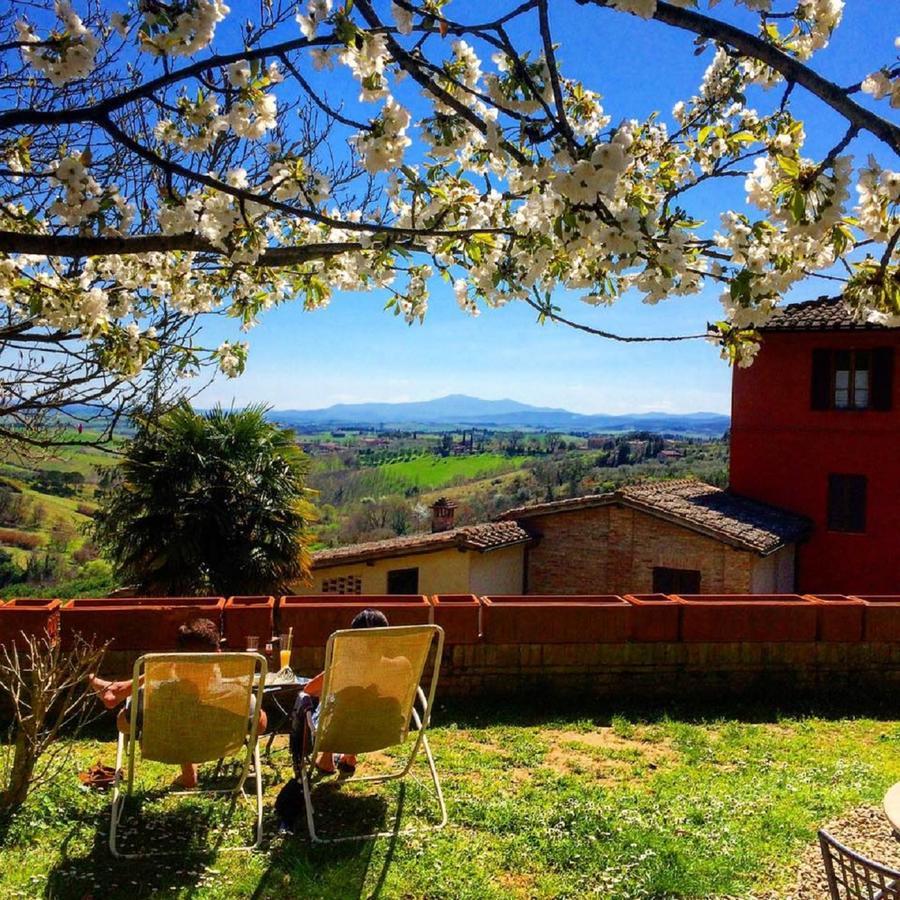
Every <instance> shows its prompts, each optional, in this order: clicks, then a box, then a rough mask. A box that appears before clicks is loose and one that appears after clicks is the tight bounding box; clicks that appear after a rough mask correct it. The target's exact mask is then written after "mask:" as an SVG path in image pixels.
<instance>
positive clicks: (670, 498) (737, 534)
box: [617, 479, 810, 555]
mask: <svg viewBox="0 0 900 900" xmlns="http://www.w3.org/2000/svg"><path fill="white" fill-rule="evenodd" d="M617 494H618V495H619V496H620V497H621V499H623V500H624V501H626V502H628V503H629V505H632V506H635V507H638V508H641V507H644V508H646V509H647V510H648V511H650V512H656V513H658V514H662V515H663V516H664V517H666V518H671V519H672V520H673V521H678V522H681V523H683V524H684V525H685V526H687V527H693V528H695V529H696V530H699V531H703V532H706V533H708V534H709V535H710V536H712V537H716V538H718V539H719V540H723V541H725V542H726V543H730V544H733V545H735V546H738V547H741V548H743V549H747V550H754V551H756V552H757V553H760V554H762V555H768V554H769V553H773V552H774V551H776V550H778V549H779V548H780V547H783V546H784V545H785V544H790V543H793V542H794V541H799V540H801V539H803V538H804V537H806V535H807V534H808V532H809V528H810V523H809V521H808V520H807V519H805V518H803V517H802V516H798V515H795V514H794V513H790V512H787V511H786V510H783V509H779V508H778V507H776V506H769V505H768V504H766V503H759V502H757V501H755V500H748V499H747V498H746V497H739V496H738V495H737V494H732V493H731V492H729V491H723V490H721V488H717V487H713V486H712V485H710V484H704V482H702V481H694V480H692V479H682V480H678V481H657V482H646V483H644V484H636V485H629V486H628V487H624V488H622V489H621V490H619V491H618V492H617Z"/></svg>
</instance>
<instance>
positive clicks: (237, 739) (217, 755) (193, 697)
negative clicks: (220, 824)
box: [109, 653, 266, 857]
mask: <svg viewBox="0 0 900 900" xmlns="http://www.w3.org/2000/svg"><path fill="white" fill-rule="evenodd" d="M133 677H134V683H133V691H132V698H131V700H132V701H133V702H132V703H131V707H130V709H131V712H130V716H129V726H130V730H129V733H128V734H127V735H125V734H122V733H120V734H119V743H118V749H117V752H116V780H115V783H114V786H113V797H112V813H111V821H110V829H109V849H110V851H111V852H112V854H113V855H114V856H117V857H141V856H147V855H152V854H151V853H149V852H148V853H122V852H121V851H120V849H119V847H118V846H117V831H118V827H119V825H120V823H121V821H122V817H123V813H124V809H125V800H126V798H127V797H128V796H130V795H131V793H132V789H133V786H134V773H135V761H136V760H135V756H136V750H137V747H138V745H140V748H141V758H142V759H144V760H154V761H156V762H162V763H172V764H175V765H180V764H182V763H185V762H191V763H203V762H213V761H219V762H220V761H221V760H223V759H224V758H226V757H243V766H242V768H241V771H240V776H239V778H238V781H237V784H236V785H235V786H234V787H231V788H225V789H221V790H209V791H200V790H192V791H173V792H172V793H173V794H175V795H178V794H190V795H194V796H195V795H197V794H230V795H231V797H232V802H235V801H236V800H237V799H238V798H239V797H243V796H245V794H244V783H245V782H246V780H247V777H248V774H249V772H250V763H251V762H252V763H253V777H254V780H255V785H254V787H255V794H256V842H255V843H254V844H252V845H250V846H247V847H234V848H232V847H225V848H222V849H241V850H250V849H255V848H256V847H258V846H259V845H260V843H261V842H262V780H261V779H262V775H261V772H260V760H259V743H258V735H257V732H258V728H259V713H260V710H261V709H262V698H263V687H264V685H265V680H266V660H265V658H264V657H263V656H260V655H259V654H257V653H155V654H147V655H146V656H142V657H141V658H140V659H139V660H138V661H137V662H136V663H135V664H134V673H133ZM254 697H255V704H254V702H253V700H254ZM126 752H127V755H128V769H127V775H126V776H124V780H125V781H126V785H125V790H124V792H123V791H122V784H121V783H122V780H123V775H122V762H123V758H124V756H125V754H126Z"/></svg>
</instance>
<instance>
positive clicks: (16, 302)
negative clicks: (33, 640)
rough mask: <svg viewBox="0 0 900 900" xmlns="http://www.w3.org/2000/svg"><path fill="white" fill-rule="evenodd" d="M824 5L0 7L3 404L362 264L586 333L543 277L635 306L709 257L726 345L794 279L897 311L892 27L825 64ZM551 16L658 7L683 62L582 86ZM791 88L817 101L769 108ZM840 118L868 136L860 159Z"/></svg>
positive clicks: (587, 19) (106, 370)
mask: <svg viewBox="0 0 900 900" xmlns="http://www.w3.org/2000/svg"><path fill="white" fill-rule="evenodd" d="M844 6H845V4H844V2H843V0H788V2H781V0H722V2H719V0H669V2H664V0H567V2H563V0H553V2H550V0H524V2H522V0H495V2H491V3H478V2H473V0H453V2H449V0H426V2H412V0H395V2H381V0H355V2H354V0H346V2H341V3H334V2H332V0H302V2H301V6H299V7H297V6H296V5H295V4H292V3H287V2H281V0H265V2H263V3H261V4H260V5H259V7H258V9H257V8H256V7H254V17H253V18H250V19H249V20H244V19H243V18H241V19H240V20H239V19H238V13H231V14H230V11H229V9H228V7H227V6H226V5H225V4H224V3H223V2H222V0H169V2H163V0H132V2H131V3H130V4H129V3H128V2H127V0H109V2H103V3H100V2H96V0H94V2H85V3H84V4H81V5H80V6H78V8H76V6H75V5H70V4H69V3H68V2H66V0H57V2H56V3H55V5H54V6H53V7H52V8H51V7H50V6H49V3H48V4H47V5H46V7H45V8H41V4H40V3H33V2H30V3H21V4H19V3H16V2H13V3H11V4H8V7H9V8H8V11H7V12H6V13H0V29H2V33H0V93H2V101H0V103H2V104H3V108H2V110H0V166H2V210H0V363H2V361H3V360H5V363H3V364H2V365H0V414H6V415H7V416H10V415H12V416H15V415H21V416H23V417H24V416H26V415H27V414H29V413H31V412H34V411H35V410H39V409H41V408H44V407H47V406H52V405H54V404H58V403H60V402H63V400H66V401H67V402H70V401H71V398H72V396H73V395H72V391H73V389H74V390H75V396H79V395H78V392H77V391H78V389H80V390H81V391H82V393H83V394H85V395H88V396H90V397H91V398H93V399H99V398H103V397H107V396H111V395H112V394H113V393H115V392H116V391H121V390H122V389H123V386H127V385H130V386H131V390H133V391H136V390H139V386H140V385H141V384H146V382H143V381H142V379H145V378H146V376H147V373H148V371H150V370H152V369H153V367H154V365H156V366H157V367H159V366H161V365H163V364H162V363H160V360H164V361H165V363H164V368H165V370H166V371H167V372H169V373H175V374H179V373H183V372H191V371H194V370H196V369H199V368H200V367H201V366H203V365H204V363H208V362H211V361H215V362H217V363H218V365H219V367H220V368H221V369H222V370H223V371H224V372H225V373H226V374H228V375H236V374H239V373H240V372H241V371H242V370H243V368H244V365H245V360H246V355H247V344H246V343H244V342H238V341H234V342H225V343H223V344H222V345H221V346H219V347H216V348H212V347H210V348H204V347H203V346H201V345H200V343H198V342H197V340H196V338H195V331H196V327H195V323H196V321H197V317H199V316H203V315H206V314H213V313H216V314H226V315H230V316H234V317H237V318H238V319H239V320H240V321H241V322H242V324H243V325H244V326H246V327H247V328H250V327H251V326H252V325H253V324H255V322H256V321H257V318H258V317H259V315H260V313H262V312H263V311H264V310H265V309H267V308H269V307H271V306H273V305H275V304H280V303H284V302H287V301H291V300H295V299H299V300H300V301H301V302H302V303H303V304H304V306H305V307H306V308H307V309H314V308H318V307H321V306H324V305H325V304H327V303H328V301H329V298H330V297H331V296H332V294H333V293H334V292H335V291H341V290H352V291H360V290H363V291H364V290H371V289H376V288H378V289H387V290H388V291H389V292H390V296H391V298H392V299H391V300H390V302H389V306H390V307H391V308H392V309H393V311H394V312H395V313H397V314H399V315H401V316H403V317H404V318H405V319H406V320H407V321H408V322H410V323H411V322H414V321H416V320H421V319H422V318H423V317H424V316H425V314H426V309H427V305H428V299H429V288H430V286H431V285H432V284H433V282H434V278H433V276H436V275H440V276H441V277H443V278H444V279H445V280H446V281H447V282H448V283H449V284H451V285H452V290H453V292H454V294H455V296H456V300H457V301H458V303H459V305H460V307H461V308H462V309H463V310H464V311H465V312H467V313H470V314H473V315H477V314H478V312H479V310H480V309H481V308H483V307H495V306H499V305H502V304H505V303H509V302H519V303H527V304H530V305H531V306H532V307H534V309H535V311H536V313H537V315H538V317H539V318H540V319H541V320H542V321H543V320H547V319H549V320H556V321H560V322H563V323H567V324H571V325H573V326H574V327H579V328H583V329H586V330H589V331H597V330H596V329H593V328H589V327H588V326H586V325H584V324H581V323H580V322H579V321H578V317H577V315H574V314H570V313H568V312H566V313H564V312H563V310H562V309H561V307H559V306H558V305H556V302H555V301H554V291H555V290H556V289H557V288H559V287H565V288H568V289H572V290H575V291H578V292H579V294H580V296H581V297H582V299H583V300H584V301H585V302H586V303H588V304H609V303H613V302H614V301H615V300H616V299H617V298H619V297H620V296H622V295H623V294H624V293H625V292H626V291H630V290H635V291H638V292H640V294H641V295H642V296H643V297H644V299H645V300H646V302H648V303H656V302H658V301H661V300H664V299H665V298H668V297H672V296H679V295H690V294H696V293H698V292H699V291H700V290H701V289H703V288H704V286H705V285H707V284H708V283H710V282H714V283H716V284H718V285H719V286H720V288H721V298H722V304H723V313H722V320H721V322H719V323H717V325H716V326H715V328H714V329H713V332H712V337H713V339H714V340H716V341H717V342H719V343H720V344H721V347H722V352H723V355H725V356H726V357H727V358H729V359H730V360H731V361H733V362H737V363H741V364H746V363H747V362H749V361H750V360H752V357H753V353H754V351H755V348H756V337H757V335H756V332H755V331H754V328H755V326H758V325H760V324H762V323H763V322H764V321H765V320H766V318H767V317H768V316H769V315H770V314H771V312H772V310H773V308H774V307H775V306H776V305H777V304H778V303H779V301H780V298H781V297H782V296H783V295H784V293H785V292H786V291H787V290H788V289H789V288H791V286H792V285H795V284H797V283H798V282H799V281H800V280H802V279H805V278H808V277H818V278H821V279H824V283H827V284H828V286H829V288H830V289H833V291H834V292H842V293H843V294H844V295H845V297H846V298H847V300H848V302H849V303H850V304H851V305H852V306H853V308H854V309H855V310H856V311H857V314H858V315H859V316H860V317H861V318H869V319H877V320H888V319H892V320H897V319H898V317H900V270H898V261H900V260H898V238H900V215H898V205H900V173H898V172H897V168H898V166H897V159H898V154H900V126H898V124H897V116H896V112H895V111H896V110H897V109H898V108H900V65H898V62H897V54H896V47H898V46H900V38H898V39H897V40H896V41H894V46H892V40H893V37H892V36H891V35H885V36H884V37H883V38H882V37H880V36H879V35H877V34H875V35H873V36H872V42H871V46H869V47H867V48H866V52H865V54H862V53H861V54H860V61H859V71H857V72H854V73H850V74H849V77H848V79H847V80H848V83H846V84H839V83H836V82H835V81H832V80H829V79H828V78H826V77H824V76H823V75H822V74H820V72H819V71H818V70H817V66H816V55H817V53H819V51H821V50H822V49H823V48H825V47H826V46H827V44H828V42H829V40H830V39H831V36H832V34H833V32H834V31H835V29H837V28H839V27H840V24H841V18H842V15H843V13H844ZM244 11H245V8H242V9H241V14H243V13H244ZM562 16H568V17H573V16H575V17H578V22H579V28H583V29H584V30H587V31H592V32H595V33H597V34H598V35H601V34H605V33H607V34H612V33H614V29H615V28H616V27H617V25H620V24H621V23H622V21H623V18H622V17H636V18H637V19H640V20H643V26H642V27H646V28H648V29H651V28H656V29H659V28H661V27H667V28H670V29H674V30H675V31H676V32H677V34H678V35H679V36H680V37H681V38H682V39H683V47H684V52H685V53H686V54H695V55H698V56H705V58H706V63H707V64H706V69H705V73H703V75H702V79H701V80H700V81H699V83H698V84H697V85H696V89H695V91H694V92H693V93H692V94H691V95H690V96H685V97H684V98H683V100H681V101H680V102H678V103H677V104H676V105H675V107H674V109H672V110H662V111H661V112H660V113H659V114H654V115H652V116H650V117H647V118H636V117H634V115H633V112H632V111H630V110H629V109H606V108H604V106H603V100H602V94H603V90H604V83H603V82H604V75H603V70H602V67H600V66H598V67H597V71H596V72H595V73H594V76H593V77H592V79H591V80H590V82H589V83H582V82H581V81H579V80H576V79H574V78H573V77H571V76H570V75H567V73H566V69H565V66H564V64H563V60H564V55H565V47H564V46H562V47H560V46H558V44H557V42H556V40H555V38H554V30H553V28H554V21H555V20H556V22H557V24H558V22H559V21H560V20H561V19H560V17H562ZM873 56H874V57H876V61H880V59H877V58H878V57H883V63H882V64H881V65H877V64H876V63H873V61H872V59H873ZM801 94H803V95H806V97H805V99H806V100H809V99H810V98H811V99H813V100H814V102H815V103H816V104H818V106H819V107H820V108H821V110H822V113H823V115H822V117H821V119H822V121H823V122H827V123H829V124H828V125H827V126H825V125H822V126H820V125H818V121H819V117H818V116H815V117H812V120H811V121H807V122H805V123H804V122H803V121H800V120H799V119H798V118H797V117H795V115H794V114H793V113H792V108H793V105H794V103H795V101H796V99H797V98H798V96H800V95H801ZM348 97H350V99H351V101H352V103H350V104H348V103H346V102H345V100H346V99H347V98H348ZM360 110H361V112H360ZM825 113H827V115H825ZM414 118H415V119H416V121H413V119H414ZM834 123H839V126H835V124H834ZM826 128H827V129H830V130H833V134H831V133H827V132H826V133H825V134H824V135H822V134H818V135H817V141H816V144H817V145H818V146H823V145H824V144H825V143H827V145H828V146H829V147H830V150H829V151H828V152H827V153H825V154H824V155H819V156H814V155H813V156H811V155H809V154H808V153H807V152H806V150H805V146H806V141H807V133H808V132H811V131H812V130H814V129H826ZM861 140H864V141H865V142H866V145H867V147H869V148H871V147H872V146H874V147H875V148H876V152H875V153H868V152H867V153H865V154H863V155H862V158H857V155H856V154H855V145H857V144H858V143H859V142H860V141H861ZM735 179H738V180H739V181H738V182H737V183H738V184H741V183H742V184H743V187H744V191H742V192H741V193H742V195H745V198H742V202H739V203H736V204H734V208H728V204H723V205H722V208H721V210H720V215H719V217H718V220H717V221H712V222H704V221H702V218H701V215H700V214H699V213H698V211H697V208H698V207H697V201H696V199H695V198H696V196H697V194H698V193H701V192H704V191H705V193H706V196H707V197H708V196H709V195H710V194H709V188H710V185H711V184H714V183H715V182H720V183H722V184H723V185H725V184H728V185H733V184H735V183H736V182H735ZM722 193H723V196H724V195H725V194H726V193H727V194H728V195H732V194H733V191H731V189H730V188H729V189H728V191H727V192H726V191H725V190H724V189H723V192H722ZM597 333H598V334H600V335H603V336H605V337H609V338H613V339H619V340H647V339H665V338H639V337H630V336H623V335H615V334H609V333H606V332H602V331H597ZM673 337H679V336H673ZM16 354H18V355H17V356H16ZM36 355H38V356H40V357H41V359H42V360H44V361H43V362H42V363H41V364H37V363H34V362H29V363H28V364H27V365H24V366H23V363H22V362H21V360H25V359H28V360H35V358H36ZM14 357H15V358H14ZM16 359H18V360H19V362H18V363H16ZM47 360H49V362H48V361H47ZM17 366H18V368H17ZM17 373H18V374H17Z"/></svg>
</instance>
